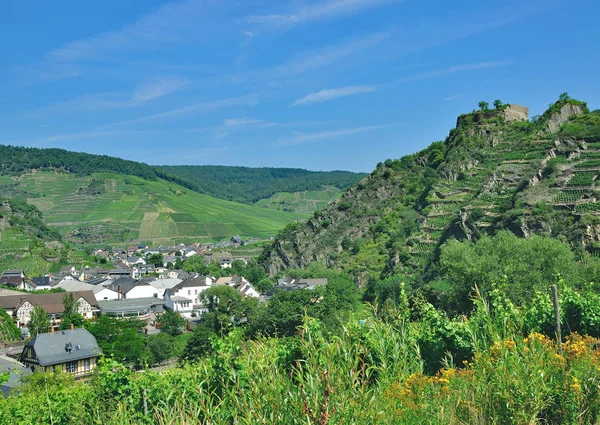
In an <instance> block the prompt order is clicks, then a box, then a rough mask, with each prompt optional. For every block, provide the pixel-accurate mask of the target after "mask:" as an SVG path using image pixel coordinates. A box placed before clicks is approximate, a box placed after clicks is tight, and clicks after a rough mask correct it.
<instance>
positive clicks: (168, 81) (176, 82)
mask: <svg viewBox="0 0 600 425" xmlns="http://www.w3.org/2000/svg"><path fill="white" fill-rule="evenodd" d="M189 83H190V82H189V81H188V80H185V79H183V78H179V77H160V78H157V79H154V80H151V81H148V82H147V83H145V84H142V85H141V86H139V87H138V88H137V89H136V90H135V92H134V93H133V96H132V97H131V103H132V104H133V105H140V104H142V103H146V102H148V101H150V100H153V99H158V98H160V97H163V96H166V95H167V94H169V93H173V92H175V91H178V90H180V89H182V88H183V87H185V86H186V85H188V84H189Z"/></svg>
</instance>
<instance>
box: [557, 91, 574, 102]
mask: <svg viewBox="0 0 600 425" xmlns="http://www.w3.org/2000/svg"><path fill="white" fill-rule="evenodd" d="M558 100H559V102H568V101H569V100H571V96H569V93H567V92H564V93H561V94H560V96H558Z"/></svg>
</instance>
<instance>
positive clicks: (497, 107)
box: [494, 99, 504, 109]
mask: <svg viewBox="0 0 600 425" xmlns="http://www.w3.org/2000/svg"><path fill="white" fill-rule="evenodd" d="M503 106H504V103H502V101H501V100H500V99H496V100H494V108H496V109H500V108H502V107H503Z"/></svg>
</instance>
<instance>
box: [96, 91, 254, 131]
mask: <svg viewBox="0 0 600 425" xmlns="http://www.w3.org/2000/svg"><path fill="white" fill-rule="evenodd" d="M259 97H260V93H253V94H248V95H244V96H238V97H230V98H227V99H219V100H211V101H208V102H200V103H194V104H193V105H188V106H184V107H181V108H175V109H169V110H166V111H163V112H158V113H156V114H151V115H146V116H143V117H139V118H133V119H130V120H125V121H119V122H116V123H112V124H107V125H104V126H102V127H100V128H112V127H120V126H123V125H130V124H138V123H141V122H146V121H154V120H160V119H165V118H174V117H180V116H186V115H192V114H195V113H198V112H202V111H214V110H217V109H222V108H230V107H233V106H240V105H247V106H254V105H256V104H257V103H258V99H259Z"/></svg>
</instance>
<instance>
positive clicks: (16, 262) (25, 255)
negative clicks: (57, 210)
mask: <svg viewBox="0 0 600 425" xmlns="http://www.w3.org/2000/svg"><path fill="white" fill-rule="evenodd" d="M67 255H68V250H67V249H66V248H65V246H64V244H63V243H62V241H61V237H60V235H59V234H58V233H57V232H56V231H55V230H54V229H53V228H51V227H48V226H46V224H45V223H44V221H43V217H42V214H41V213H40V211H39V210H38V209H37V208H36V207H34V206H32V205H29V204H27V203H26V202H25V201H24V200H22V199H14V198H4V197H0V270H5V269H9V268H12V269H23V270H25V271H26V273H28V274H36V273H40V272H46V271H48V270H49V268H50V267H51V265H52V262H53V261H57V260H59V259H60V258H62V257H65V256H67Z"/></svg>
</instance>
